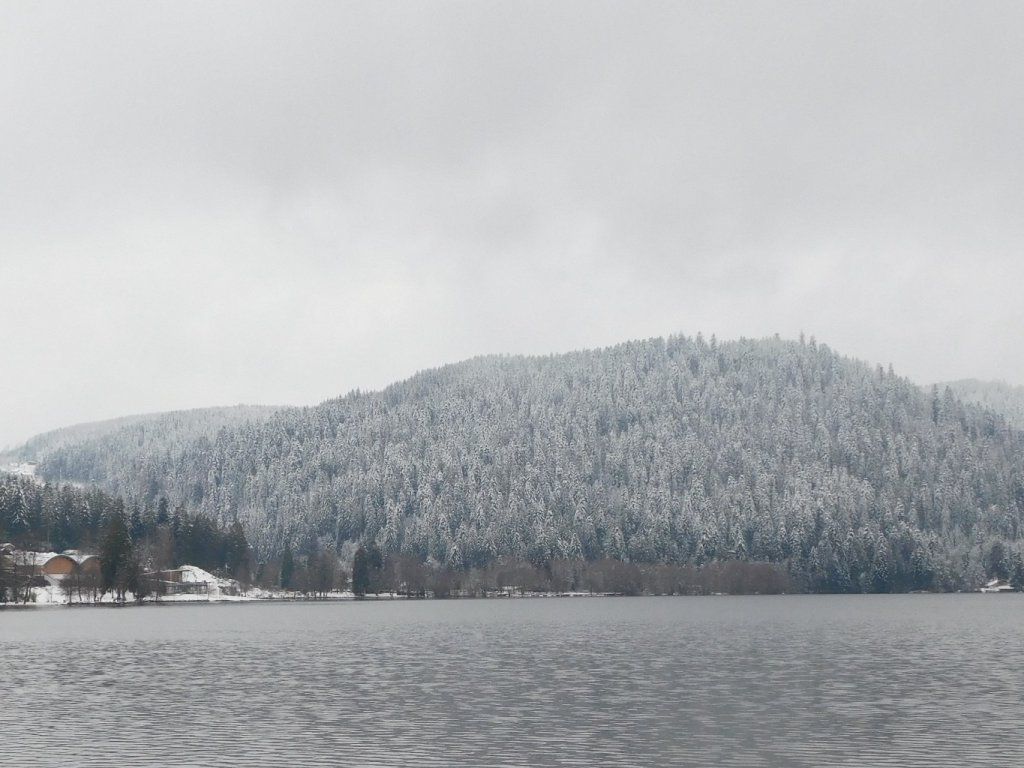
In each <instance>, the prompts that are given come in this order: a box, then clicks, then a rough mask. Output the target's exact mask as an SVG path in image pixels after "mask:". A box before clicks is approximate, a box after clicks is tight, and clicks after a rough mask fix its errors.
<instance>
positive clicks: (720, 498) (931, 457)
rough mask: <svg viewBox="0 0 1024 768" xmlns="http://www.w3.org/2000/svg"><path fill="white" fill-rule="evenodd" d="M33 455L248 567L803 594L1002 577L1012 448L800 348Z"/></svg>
mask: <svg viewBox="0 0 1024 768" xmlns="http://www.w3.org/2000/svg"><path fill="white" fill-rule="evenodd" d="M230 410H231V409H227V410H226V411H225V410H224V409H212V410H210V411H197V412H189V413H191V414H192V416H190V417H182V416H181V415H178V416H174V415H165V416H161V417H158V418H156V419H154V420H151V421H149V422H144V423H133V424H126V425H121V426H120V427H118V428H117V429H114V430H108V431H103V432H101V433H100V434H93V433H90V432H89V431H88V430H85V431H79V432H77V433H71V432H70V431H69V432H67V433H65V434H64V435H63V436H62V437H61V438H60V439H53V438H50V439H49V440H46V439H43V438H42V437H41V438H35V439H34V440H32V441H29V443H28V444H27V445H26V446H25V447H24V448H23V449H21V451H20V452H19V455H20V456H21V457H23V458H25V459H34V460H36V461H38V462H39V467H38V469H39V473H40V474H41V475H42V477H44V478H47V479H58V478H61V479H64V480H75V481H79V482H93V483H97V484H98V485H100V486H102V487H103V488H105V489H107V490H109V491H113V492H115V493H122V494H125V495H127V496H131V497H135V498H141V499H142V500H143V501H145V502H148V503H153V502H154V501H155V499H156V498H157V497H158V496H160V495H164V494H165V495H167V496H168V497H169V498H170V500H171V502H172V504H177V503H184V504H186V505H187V506H188V507H189V508H191V509H193V510H196V511H198V512H202V513H205V514H209V515H210V516H212V517H214V518H216V519H219V520H221V521H230V520H233V519H236V518H237V519H238V520H240V521H241V522H242V523H243V525H244V526H245V528H246V530H247V532H248V535H249V538H250V540H251V541H252V542H253V544H254V546H255V547H256V548H257V551H259V552H260V553H262V554H263V555H270V554H273V553H276V552H278V551H280V549H281V548H282V547H283V545H284V543H285V542H286V541H288V542H291V543H292V544H293V545H295V546H296V547H298V548H299V549H302V548H307V547H311V546H312V545H313V543H314V542H316V541H318V540H319V541H320V542H326V543H330V544H335V545H336V544H341V543H343V542H345V541H352V540H358V541H364V542H366V541H373V542H376V543H377V544H378V545H379V546H380V547H381V549H382V550H384V551H385V552H394V551H402V552H405V553H409V554H413V555H416V556H417V557H422V558H433V559H434V560H437V561H440V562H443V563H446V564H448V565H452V566H465V567H468V566H473V565H478V564H483V563H486V562H489V561H491V560H492V559H494V558H496V557H498V556H502V555H510V556H514V557H518V558H524V559H529V560H532V561H534V562H537V563H543V562H549V561H551V560H553V559H560V558H569V559H579V558H585V559H597V558H601V557H612V558H619V559H624V560H631V561H636V562H692V563H706V562H710V561H714V560H729V559H743V560H767V561H773V562H784V563H786V564H787V565H788V566H789V568H790V570H791V571H792V572H793V573H794V574H795V575H796V576H797V577H799V578H802V579H804V580H806V583H807V584H808V585H809V586H810V587H811V588H815V589H833V590H871V589H910V588H927V587H933V586H935V587H938V586H944V587H951V586H957V585H959V584H962V583H967V582H972V581H977V579H979V578H980V577H981V575H982V574H983V573H984V572H990V573H991V572H993V571H996V572H1004V571H1006V572H1008V571H1009V570H1011V569H1012V568H1013V567H1015V564H1017V563H1018V561H1019V547H1018V542H1019V539H1020V536H1021V533H1022V530H1024V528H1022V522H1024V437H1022V434H1021V433H1020V432H1019V431H1017V430H1015V429H1013V428H1012V427H1011V426H1010V424H1009V423H1008V421H1007V420H1006V419H1005V418H1004V417H1003V416H1000V415H999V414H997V413H995V412H994V411H993V410H987V409H985V408H982V407H979V406H977V405H973V404H969V403H965V402H964V401H963V400H961V399H958V398H957V397H956V395H955V394H954V391H953V389H948V390H947V389H945V388H940V389H936V390H935V392H934V394H933V393H932V391H931V390H929V389H922V388H920V387H919V386H917V385H916V384H914V383H913V382H911V381H909V380H908V379H906V378H902V377H900V376H898V375H896V374H895V373H894V372H893V371H892V370H891V369H890V370H883V369H881V368H872V367H870V366H868V365H866V364H864V363H862V362H859V361H856V360H853V359H849V358H846V357H843V356H841V355H839V354H837V353H836V352H833V351H832V350H831V349H829V348H828V347H827V346H825V345H823V344H817V343H815V342H814V340H813V339H812V340H810V341H808V342H805V341H803V340H801V341H799V342H797V341H786V340H781V339H779V338H772V339H762V340H746V339H741V340H739V341H731V342H724V343H721V342H717V341H716V340H715V339H714V338H712V339H710V340H705V339H703V338H702V337H700V336H697V337H696V338H688V337H684V336H674V337H670V338H668V339H667V340H666V339H650V340H645V341H635V342H628V343H624V344H621V345H618V346H614V347H609V348H606V349H600V350H588V351H580V352H572V353H568V354H561V355H553V356H546V357H502V356H491V357H481V358H475V359H471V360H467V361H465V362H462V363H457V364H454V365H448V366H445V367H442V368H438V369H435V370H429V371H424V372H421V373H418V374H416V375H415V376H413V377H411V378H409V379H407V380H405V381H402V382H399V383H396V384H394V385H392V386H390V387H387V388H386V389H384V390H383V391H380V392H372V393H361V392H354V393H351V394H349V395H346V396H344V397H340V398H337V399H334V400H329V401H327V402H324V403H322V404H320V405H318V406H315V407H309V408H288V409H281V410H277V411H272V410H265V409H258V410H256V411H254V412H252V413H245V418H236V416H240V415H241V414H240V413H238V414H236V413H233V412H231V413H229V412H230Z"/></svg>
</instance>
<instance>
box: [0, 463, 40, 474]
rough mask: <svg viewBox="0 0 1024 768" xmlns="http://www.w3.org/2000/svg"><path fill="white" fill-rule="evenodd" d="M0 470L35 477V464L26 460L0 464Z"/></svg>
mask: <svg viewBox="0 0 1024 768" xmlns="http://www.w3.org/2000/svg"><path fill="white" fill-rule="evenodd" d="M0 472H5V473H7V474H9V475H21V476H22V477H35V476H36V465H35V464H33V463H31V462H28V461H20V462H15V463H13V464H0Z"/></svg>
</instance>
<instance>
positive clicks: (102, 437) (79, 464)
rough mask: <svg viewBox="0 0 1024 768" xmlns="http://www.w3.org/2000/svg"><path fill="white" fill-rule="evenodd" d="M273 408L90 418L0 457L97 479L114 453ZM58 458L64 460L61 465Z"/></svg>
mask: <svg viewBox="0 0 1024 768" xmlns="http://www.w3.org/2000/svg"><path fill="white" fill-rule="evenodd" d="M279 410H281V408H280V407H278V406H265V405H232V406H222V407H212V408H195V409H192V410H185V411H167V412H164V413H149V414H138V415H132V416H122V417H120V418H116V419H106V420H104V421H91V422H86V423H83V424H75V425H73V426H70V427H62V428H60V429H54V430H51V431H49V432H43V433H42V434H39V435H36V436H35V437H33V438H31V439H29V440H28V441H27V442H25V444H24V445H22V446H20V447H19V448H17V449H15V450H12V451H8V452H6V453H3V454H0V459H2V460H3V461H4V462H9V463H15V462H39V463H43V464H46V465H48V466H49V467H50V471H49V472H48V473H47V474H46V478H47V479H49V480H61V479H67V480H71V481H75V482H83V483H92V482H98V483H102V481H103V480H104V479H105V478H106V477H107V476H108V474H110V473H111V472H112V471H113V469H114V467H113V466H107V461H108V459H110V460H113V459H114V457H116V461H117V462H118V463H120V462H123V461H126V460H129V459H131V458H133V457H136V456H141V455H146V454H148V453H151V452H154V451H156V452H167V451H173V450H176V449H178V448H180V447H181V446H184V445H185V444H188V443H191V442H193V441H196V440H201V439H204V438H205V439H209V438H212V437H214V436H216V434H217V433H218V432H219V431H220V430H221V429H223V428H225V427H234V426H238V425H239V424H244V423H248V422H261V421H265V420H266V419H269V418H270V417H271V416H272V415H273V414H274V413H276V412H277V411H279ZM64 462H69V465H68V466H67V468H66V469H65V468H64Z"/></svg>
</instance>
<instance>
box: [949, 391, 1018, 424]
mask: <svg viewBox="0 0 1024 768" xmlns="http://www.w3.org/2000/svg"><path fill="white" fill-rule="evenodd" d="M936 387H937V388H938V389H940V390H941V389H944V388H945V387H949V388H950V389H951V390H953V393H954V394H955V395H956V396H957V397H959V398H960V399H961V400H963V401H964V402H965V403H976V404H977V405H981V406H983V407H985V408H988V409H990V410H993V411H995V412H996V413H999V414H1001V415H1003V416H1004V417H1006V420H1007V421H1008V422H1009V423H1010V424H1011V425H1012V426H1014V427H1016V428H1017V429H1024V387H1020V386H1017V387H1015V386H1013V385H1012V384H1007V383H1005V382H1002V381H979V380H978V379H961V380H960V381H950V382H948V383H945V384H937V385H936Z"/></svg>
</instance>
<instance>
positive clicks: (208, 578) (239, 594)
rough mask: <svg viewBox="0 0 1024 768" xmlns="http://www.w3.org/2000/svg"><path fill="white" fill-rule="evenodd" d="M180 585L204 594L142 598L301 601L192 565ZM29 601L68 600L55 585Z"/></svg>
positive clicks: (336, 595)
mask: <svg viewBox="0 0 1024 768" xmlns="http://www.w3.org/2000/svg"><path fill="white" fill-rule="evenodd" d="M180 570H181V572H182V573H181V581H182V583H183V584H196V585H199V584H207V585H208V587H207V590H206V591H205V592H195V593H183V594H172V595H161V596H156V595H153V596H151V597H148V598H146V600H145V602H148V603H245V602H253V601H255V600H301V599H304V595H302V594H301V593H299V592H290V591H287V590H282V589H262V588H260V587H249V588H248V589H244V590H243V589H242V587H241V586H240V585H239V584H238V582H237V581H234V580H232V579H221V578H218V577H217V576H214V575H213V574H212V573H210V572H209V571H204V570H203V569H202V568H198V567H196V566H194V565H183V566H182V567H181V569H180ZM31 594H32V597H31V599H30V601H29V603H28V605H37V606H49V605H67V604H68V596H67V594H66V593H65V592H64V590H63V589H62V588H61V587H60V586H59V585H50V586H45V587H33V589H32V593H31ZM354 598H355V595H353V594H352V593H351V592H330V593H328V595H327V597H326V599H327V600H352V599H354ZM127 600H128V602H134V601H135V597H134V595H132V594H131V593H130V592H129V593H128V595H127ZM83 602H84V603H91V602H92V601H91V600H80V599H79V598H78V596H77V595H76V596H75V598H74V603H75V604H76V605H77V604H79V603H83ZM96 602H98V603H100V604H112V603H115V602H116V600H115V599H114V595H113V593H109V592H108V593H107V594H105V595H103V596H102V597H101V598H100V599H99V600H98V601H96Z"/></svg>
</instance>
